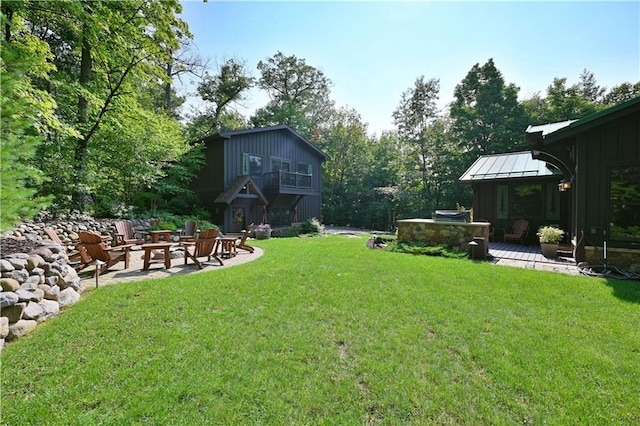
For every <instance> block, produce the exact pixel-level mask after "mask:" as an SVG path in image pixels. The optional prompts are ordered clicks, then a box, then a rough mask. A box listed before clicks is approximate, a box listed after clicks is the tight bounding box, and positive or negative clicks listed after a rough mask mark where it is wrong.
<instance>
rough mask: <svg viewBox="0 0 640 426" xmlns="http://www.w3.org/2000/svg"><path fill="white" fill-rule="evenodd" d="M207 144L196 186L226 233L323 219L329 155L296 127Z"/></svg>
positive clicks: (225, 136) (237, 134) (231, 135)
mask: <svg viewBox="0 0 640 426" xmlns="http://www.w3.org/2000/svg"><path fill="white" fill-rule="evenodd" d="M203 143H204V144H205V165H204V166H203V167H202V169H201V170H200V172H199V173H198V175H197V177H196V179H194V182H193V184H192V188H193V190H194V191H195V192H196V193H197V194H198V195H199V197H200V199H201V201H202V204H203V205H204V206H205V207H206V208H207V209H208V210H209V212H210V213H211V220H212V221H213V222H214V223H215V224H217V225H218V226H220V228H221V229H222V231H223V232H240V231H241V230H243V229H245V228H246V227H247V226H248V225H249V224H251V223H255V224H260V223H269V224H270V225H271V226H273V227H278V226H290V225H291V224H292V223H296V222H304V221H305V220H308V219H312V218H318V219H319V220H321V219H322V217H321V215H322V198H321V194H322V163H323V162H324V161H327V160H328V159H329V157H328V156H327V155H326V154H325V153H324V152H322V151H321V150H320V149H319V148H317V147H316V146H315V145H313V144H312V143H311V142H309V141H308V140H307V139H305V138H304V137H303V136H302V135H300V134H299V133H298V132H296V131H295V130H293V129H292V128H291V127H289V126H286V125H280V126H272V127H262V128H255V129H246V130H236V131H230V132H222V133H220V134H215V135H211V136H209V137H207V138H205V139H204V140H203Z"/></svg>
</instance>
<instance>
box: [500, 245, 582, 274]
mask: <svg viewBox="0 0 640 426" xmlns="http://www.w3.org/2000/svg"><path fill="white" fill-rule="evenodd" d="M489 259H490V261H491V262H492V263H494V264H497V265H504V266H516V267H520V268H526V269H536V270H543V271H553V272H565V273H568V274H579V271H578V267H577V265H576V261H575V259H573V257H571V250H570V247H566V250H562V247H561V248H560V249H559V252H558V257H557V258H556V259H549V258H546V257H544V256H543V255H542V253H541V252H540V246H539V245H529V246H526V245H519V244H509V243H503V242H494V241H492V242H490V243H489Z"/></svg>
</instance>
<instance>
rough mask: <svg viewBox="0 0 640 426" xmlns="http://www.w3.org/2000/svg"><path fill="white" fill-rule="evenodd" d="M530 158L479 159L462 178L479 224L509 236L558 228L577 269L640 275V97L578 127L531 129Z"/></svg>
mask: <svg viewBox="0 0 640 426" xmlns="http://www.w3.org/2000/svg"><path fill="white" fill-rule="evenodd" d="M526 138H527V140H528V141H529V143H530V144H531V151H527V152H521V153H512V154H500V155H495V156H483V157H480V158H479V159H478V160H477V161H476V162H475V163H474V164H473V165H472V166H471V167H470V168H469V169H468V170H467V171H466V172H465V174H464V175H463V176H461V178H460V179H461V181H462V182H465V183H468V184H471V185H472V187H473V190H474V201H473V207H474V217H476V218H480V217H482V218H485V219H488V220H489V221H490V222H491V223H492V225H493V226H494V227H497V228H503V229H505V228H506V229H509V227H510V226H511V225H512V223H513V221H514V220H517V219H520V218H523V219H527V220H529V221H530V223H531V224H530V229H531V230H530V239H529V242H530V243H534V242H535V232H536V230H537V228H538V226H539V225H542V224H559V225H560V227H562V229H563V230H565V231H566V233H567V239H566V241H565V243H568V244H570V247H571V250H572V251H573V255H574V258H575V260H576V261H577V262H581V261H585V260H586V261H588V262H589V263H591V264H594V265H598V264H601V263H602V262H603V260H604V257H605V253H604V247H605V241H606V246H607V253H606V254H607V260H608V262H609V263H610V264H614V265H617V266H622V267H629V266H633V267H634V268H640V98H634V99H631V100H629V101H627V102H623V103H621V104H619V105H616V106H614V107H611V108H608V109H606V110H604V111H601V112H598V113H596V114H591V115H589V116H586V117H583V118H581V119H579V120H568V121H563V122H559V123H549V124H543V125H536V126H529V127H528V128H527V130H526Z"/></svg>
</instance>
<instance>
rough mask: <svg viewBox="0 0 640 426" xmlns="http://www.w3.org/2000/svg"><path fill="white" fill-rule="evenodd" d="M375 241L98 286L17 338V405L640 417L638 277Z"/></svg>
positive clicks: (93, 420) (251, 416)
mask: <svg viewBox="0 0 640 426" xmlns="http://www.w3.org/2000/svg"><path fill="white" fill-rule="evenodd" d="M364 243H365V239H364V237H363V238H348V237H345V236H328V237H326V238H298V239H294V238H291V239H271V240H265V241H260V242H259V245H261V246H262V247H263V248H264V250H265V254H264V255H263V256H262V257H261V258H259V259H258V260H256V261H254V262H251V263H247V264H244V265H240V266H237V267H233V268H227V269H221V270H214V269H215V267H211V272H209V273H203V274H192V275H190V276H189V275H184V276H179V277H176V278H172V279H163V280H153V281H141V282H134V283H126V284H119V285H113V286H107V287H101V288H99V289H97V290H94V291H91V292H88V293H86V294H85V296H84V297H83V300H82V301H81V302H80V303H78V304H76V305H75V306H74V307H72V308H71V309H68V310H66V311H65V312H64V313H63V314H62V315H60V316H59V317H58V318H56V319H55V320H52V321H49V322H47V323H44V324H43V325H41V326H40V327H39V328H38V329H37V330H36V331H35V332H34V333H32V334H31V335H29V336H27V337H25V338H22V339H20V340H19V341H17V342H15V343H12V344H9V345H7V346H6V347H5V349H4V350H3V351H2V389H1V393H2V423H4V424H12V425H18V424H20V425H25V424H38V425H40V424H81V425H90V424H113V425H123V424H149V425H158V424H166V425H196V424H198V425H199V424H274V425H281V424H328V425H336V424H340V425H352V424H354V425H360V424H389V425H395V424H401V423H406V424H521V423H526V424H540V423H551V424H638V423H640V409H639V408H638V404H639V401H640V283H638V282H624V281H607V280H602V279H597V278H587V277H580V276H568V275H564V274H554V273H546V272H538V271H530V270H523V269H517V268H508V267H499V266H494V265H489V264H482V263H473V262H470V261H467V260H455V259H444V258H436V257H421V256H412V255H407V254H402V253H390V252H384V251H379V250H369V249H366V248H365V244H364ZM254 244H258V243H257V242H256V243H254Z"/></svg>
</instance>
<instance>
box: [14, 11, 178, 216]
mask: <svg viewBox="0 0 640 426" xmlns="http://www.w3.org/2000/svg"><path fill="white" fill-rule="evenodd" d="M22 4H24V8H23V9H22V16H20V19H25V20H26V21H27V22H29V26H28V28H29V29H30V31H31V33H32V34H33V35H35V36H38V37H39V38H40V39H41V40H42V41H44V42H46V43H48V44H49V46H50V48H51V50H52V52H53V54H54V58H53V63H54V64H55V65H56V68H57V69H56V71H53V72H52V73H51V77H52V78H51V84H48V85H46V89H47V90H50V91H52V92H53V93H55V97H56V100H57V101H58V110H57V115H58V116H59V117H60V118H61V119H62V120H64V121H65V122H66V123H68V124H70V125H72V126H74V127H75V129H76V130H77V134H78V135H79V137H77V138H69V137H67V136H64V135H61V134H52V135H50V136H48V137H47V141H46V143H45V144H43V145H42V146H41V154H42V156H43V158H45V159H46V160H45V164H44V166H43V169H44V170H45V172H46V173H47V174H49V175H51V176H52V177H53V178H52V181H54V182H55V180H56V179H57V180H58V182H57V183H56V185H57V186H56V187H55V188H50V189H52V190H54V191H55V192H56V193H58V194H60V195H62V194H64V191H68V189H67V188H73V189H74V190H73V192H72V194H71V195H72V196H73V204H74V205H75V206H76V207H77V208H80V209H82V208H83V207H84V206H85V205H86V204H87V203H88V202H89V201H90V200H92V199H96V197H97V198H100V197H101V196H102V197H104V194H100V193H98V192H96V189H97V188H96V182H97V181H96V179H95V177H94V176H93V173H94V170H95V168H96V167H98V165H99V162H100V161H101V156H102V154H105V153H104V152H102V151H103V150H106V149H110V148H106V147H108V146H109V147H110V146H111V145H112V144H113V143H115V144H118V143H121V144H125V143H131V138H129V137H128V136H129V135H128V134H127V132H128V131H129V128H127V125H129V124H132V123H131V122H130V121H129V120H128V117H129V115H128V113H127V112H126V111H127V109H126V108H125V107H124V105H125V103H129V104H130V105H131V106H132V107H134V108H142V109H143V110H144V111H155V107H154V105H152V104H149V103H148V102H147V101H145V100H144V99H143V98H145V97H149V96H146V95H145V92H152V93H157V92H158V88H159V87H160V86H163V85H164V82H165V81H166V80H167V79H168V76H167V73H166V70H165V69H164V67H163V66H161V65H160V64H163V63H167V61H169V60H170V57H171V52H173V51H175V50H176V49H177V48H178V40H179V39H180V38H181V37H185V36H189V34H188V29H187V26H186V24H185V23H184V22H182V21H181V20H179V19H177V18H176V16H175V15H176V14H177V13H179V12H180V9H181V6H180V3H179V2H178V1H177V0H170V1H164V2H154V1H148V0H127V1H119V2H89V1H79V2H49V3H42V2H37V1H29V0H26V1H24V2H22ZM43 83H44V82H43ZM43 87H45V86H43ZM132 99H135V102H134V103H131V100H132ZM119 114H124V115H122V116H121V117H118V115H119ZM107 122H109V123H111V124H110V126H112V125H114V124H115V125H117V126H119V130H118V132H119V133H118V132H112V131H111V129H110V128H104V129H103V126H104V125H105V123H107ZM131 130H132V134H138V135H139V133H138V132H137V130H135V129H134V128H132V129H131ZM105 135H110V136H109V137H111V138H114V139H113V140H110V141H108V142H109V143H105ZM118 141H120V142H118ZM135 141H136V143H138V144H139V151H140V153H141V154H140V155H141V156H142V157H144V151H145V150H146V149H151V148H152V147H151V143H152V142H153V141H150V140H149V139H148V138H144V137H139V138H136V139H135ZM174 143H175V144H176V145H181V144H183V140H182V138H178V139H176V140H175V141H174ZM123 148H124V147H123ZM176 148H177V151H180V150H181V148H180V147H179V146H177V147H176ZM117 152H120V153H121V155H125V154H124V153H125V152H126V149H121V150H116V153H117ZM167 152H168V153H171V152H174V151H173V150H168V151H167ZM56 158H57V159H59V160H61V161H62V164H61V163H56V162H55V161H53V159H56ZM116 160H121V162H124V158H116ZM47 162H49V163H48V164H47ZM60 169H63V170H71V171H73V174H69V175H62V177H63V179H60V176H59V175H58V174H59V170H60ZM121 171H123V172H124V169H121ZM152 176H153V175H151V176H148V177H149V178H153V177H152ZM45 189H46V187H45ZM109 195H110V196H114V195H115V193H114V192H113V191H111V192H110V194H109ZM120 195H121V196H122V197H123V199H126V198H127V196H126V194H124V193H122V194H120ZM90 196H92V197H90ZM59 199H60V200H63V199H64V197H59Z"/></svg>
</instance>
